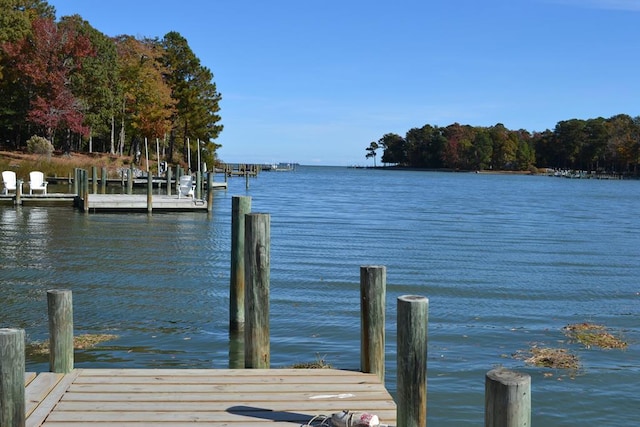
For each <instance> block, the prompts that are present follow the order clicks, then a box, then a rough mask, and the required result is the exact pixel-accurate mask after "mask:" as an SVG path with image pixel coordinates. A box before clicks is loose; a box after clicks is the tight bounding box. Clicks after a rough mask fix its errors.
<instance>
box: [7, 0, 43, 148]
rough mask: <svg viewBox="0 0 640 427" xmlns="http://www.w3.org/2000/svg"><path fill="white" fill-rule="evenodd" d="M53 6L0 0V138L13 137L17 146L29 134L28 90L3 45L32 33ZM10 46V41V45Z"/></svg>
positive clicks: (36, 0)
mask: <svg viewBox="0 0 640 427" xmlns="http://www.w3.org/2000/svg"><path fill="white" fill-rule="evenodd" d="M54 17H55V10H54V8H53V6H50V5H49V4H48V3H47V2H46V1H42V0H0V93H1V94H2V96H0V140H2V141H13V145H14V146H15V147H16V148H19V147H20V141H21V138H22V140H24V139H26V138H28V136H27V135H26V134H23V133H24V129H26V126H25V122H26V116H27V112H28V108H29V99H28V98H29V94H28V92H27V91H26V90H27V88H26V87H25V85H24V84H23V83H24V82H23V76H22V74H21V72H20V71H19V70H18V69H16V67H15V66H14V65H13V64H12V63H11V59H10V58H9V57H8V56H7V52H6V50H5V47H6V46H7V44H11V43H16V42H18V41H20V40H23V39H25V38H26V37H27V36H28V35H30V34H31V24H32V22H33V21H35V20H36V19H39V18H47V19H53V18H54ZM9 47H10V45H9Z"/></svg>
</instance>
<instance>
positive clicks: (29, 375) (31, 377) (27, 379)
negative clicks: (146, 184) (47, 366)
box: [24, 372, 38, 387]
mask: <svg viewBox="0 0 640 427" xmlns="http://www.w3.org/2000/svg"><path fill="white" fill-rule="evenodd" d="M36 375H38V374H36V373H35V372H25V373H24V385H25V387H26V386H28V385H29V383H30V382H31V381H33V380H34V379H35V377H36Z"/></svg>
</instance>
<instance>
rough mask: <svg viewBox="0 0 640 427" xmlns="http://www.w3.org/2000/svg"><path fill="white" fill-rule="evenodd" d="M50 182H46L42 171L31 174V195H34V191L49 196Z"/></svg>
mask: <svg viewBox="0 0 640 427" xmlns="http://www.w3.org/2000/svg"><path fill="white" fill-rule="evenodd" d="M47 184H48V182H47V181H45V180H44V173H42V172H40V171H33V172H29V194H33V192H34V191H42V194H47Z"/></svg>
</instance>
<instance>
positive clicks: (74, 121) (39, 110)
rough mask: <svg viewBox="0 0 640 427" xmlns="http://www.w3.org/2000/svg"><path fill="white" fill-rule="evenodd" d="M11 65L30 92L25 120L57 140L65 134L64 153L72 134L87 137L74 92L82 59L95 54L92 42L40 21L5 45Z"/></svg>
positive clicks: (47, 22) (52, 23) (41, 19)
mask: <svg viewBox="0 0 640 427" xmlns="http://www.w3.org/2000/svg"><path fill="white" fill-rule="evenodd" d="M4 50H5V52H6V54H7V57H8V58H9V60H10V62H11V64H12V66H14V67H15V69H16V70H17V71H19V72H20V73H21V79H20V80H21V81H20V84H21V85H23V87H24V88H25V89H26V93H29V94H30V96H29V99H28V101H29V107H28V112H27V116H26V119H27V121H29V122H31V123H33V124H34V125H36V126H38V127H40V128H42V129H43V132H44V135H45V136H46V137H47V138H48V139H49V140H50V141H53V140H54V136H55V132H56V131H59V130H64V131H66V132H67V133H66V138H65V143H64V150H65V152H68V151H69V150H70V145H69V144H70V134H71V133H78V134H86V133H87V128H86V127H85V126H84V125H83V121H84V115H83V111H84V107H85V106H84V105H83V104H82V103H81V102H80V100H79V99H78V98H76V97H75V96H74V94H73V93H72V91H71V88H72V85H73V83H72V81H73V79H74V78H75V77H76V76H77V73H78V71H79V70H80V69H81V68H82V63H83V60H84V59H85V58H86V57H88V56H90V55H93V54H94V51H93V49H92V47H91V43H90V42H89V39H88V38H87V37H85V36H82V35H80V34H78V33H77V32H75V31H74V30H73V29H70V28H58V26H57V25H56V23H55V22H54V21H53V20H51V19H43V18H38V19H36V20H35V21H34V22H33V27H32V33H31V34H30V35H29V36H27V37H26V38H24V39H22V40H20V41H17V42H14V43H6V44H5V45H4Z"/></svg>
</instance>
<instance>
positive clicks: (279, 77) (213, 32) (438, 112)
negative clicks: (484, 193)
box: [49, 0, 640, 165]
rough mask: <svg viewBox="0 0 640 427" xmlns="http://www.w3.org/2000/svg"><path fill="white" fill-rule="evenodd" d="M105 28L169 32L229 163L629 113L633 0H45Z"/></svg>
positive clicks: (331, 157)
mask: <svg viewBox="0 0 640 427" xmlns="http://www.w3.org/2000/svg"><path fill="white" fill-rule="evenodd" d="M49 3H50V4H51V5H53V6H54V7H55V8H56V11H57V14H58V17H60V16H64V15H72V14H79V15H80V16H82V17H83V18H84V19H85V20H87V21H89V23H91V25H92V26H94V27H95V28H97V29H98V30H100V31H102V32H103V33H105V34H107V35H109V36H115V35H119V34H130V35H134V36H139V37H159V38H161V37H162V36H164V34H166V33H167V32H169V31H178V32H179V33H180V34H182V35H183V36H184V37H185V38H186V39H187V40H188V42H189V45H190V46H191V48H192V50H193V51H194V52H195V54H196V55H197V56H198V57H199V58H200V60H201V61H202V64H203V65H205V66H206V67H208V68H210V69H211V71H212V72H213V73H214V76H215V78H214V80H215V83H216V85H217V88H218V90H219V91H220V93H221V94H222V101H221V103H220V106H221V111H220V115H221V117H222V124H224V131H223V132H222V134H221V135H220V137H219V138H218V140H217V142H218V143H220V144H222V145H223V147H222V148H221V149H220V150H219V156H220V158H221V159H222V160H223V161H226V162H231V163H235V162H246V163H272V162H296V163H300V164H320V165H367V164H370V163H371V162H372V160H371V159H366V158H365V154H366V152H365V148H366V147H367V146H368V145H369V143H370V142H371V141H377V140H378V139H380V138H381V137H382V136H383V135H384V134H385V133H397V134H399V135H402V136H404V135H405V133H406V132H407V131H408V130H409V129H411V128H414V127H421V126H423V125H425V124H431V125H438V126H447V125H449V124H451V123H454V122H458V123H461V124H470V125H472V126H492V125H494V124H496V123H502V124H504V125H505V126H506V127H507V128H510V129H526V130H529V131H541V130H545V129H553V128H554V126H555V125H556V123H557V122H558V121H560V120H567V119H571V118H579V119H588V118H595V117H600V116H602V117H611V116H613V115H615V114H619V113H625V114H629V115H631V116H634V117H635V116H638V115H640V0H429V1H425V0H415V1H414V0H396V1H394V2H391V1H375V0H374V1H371V0H368V1H364V0H323V1H315V0H270V1H266V0H254V1H248V0H183V1H181V2H180V1H175V0H172V1H165V0H127V1H124V0H110V1H108V2H106V1H100V2H99V1H81V0H50V1H49Z"/></svg>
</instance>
